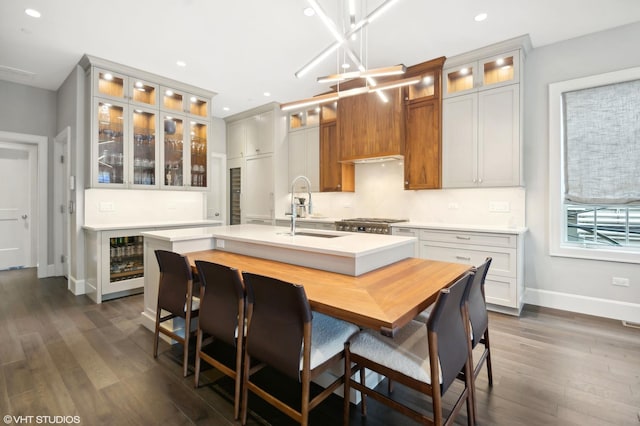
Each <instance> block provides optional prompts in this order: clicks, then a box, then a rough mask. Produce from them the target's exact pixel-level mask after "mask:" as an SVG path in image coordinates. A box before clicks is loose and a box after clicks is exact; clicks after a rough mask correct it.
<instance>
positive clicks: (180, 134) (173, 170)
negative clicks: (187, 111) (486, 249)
mask: <svg viewBox="0 0 640 426" xmlns="http://www.w3.org/2000/svg"><path fill="white" fill-rule="evenodd" d="M184 124H185V121H184V118H182V117H175V116H170V115H164V116H163V132H162V135H163V145H162V150H163V159H164V165H163V166H164V167H163V170H164V173H163V176H162V180H163V185H164V186H183V174H184V150H185V146H184V142H185V141H184Z"/></svg>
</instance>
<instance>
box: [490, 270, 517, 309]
mask: <svg viewBox="0 0 640 426" xmlns="http://www.w3.org/2000/svg"><path fill="white" fill-rule="evenodd" d="M492 267H493V264H492V265H491V268H492ZM491 268H489V269H490V270H491ZM484 292H485V297H486V299H487V303H493V304H495V305H500V306H508V307H510V308H518V300H517V297H516V294H517V288H516V279H515V278H506V277H498V276H495V275H490V274H487V278H486V279H485V281H484Z"/></svg>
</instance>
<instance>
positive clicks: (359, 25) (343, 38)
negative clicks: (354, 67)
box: [295, 0, 398, 78]
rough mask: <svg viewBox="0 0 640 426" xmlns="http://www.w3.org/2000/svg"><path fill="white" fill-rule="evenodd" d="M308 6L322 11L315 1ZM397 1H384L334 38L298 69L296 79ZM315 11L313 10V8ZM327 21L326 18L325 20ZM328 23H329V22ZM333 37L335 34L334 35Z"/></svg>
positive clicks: (333, 26) (333, 25)
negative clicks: (331, 42)
mask: <svg viewBox="0 0 640 426" xmlns="http://www.w3.org/2000/svg"><path fill="white" fill-rule="evenodd" d="M308 1H309V4H311V7H312V8H313V7H314V4H315V5H316V6H317V7H318V10H322V8H320V5H319V4H318V3H317V2H316V1H315V0H308ZM397 1H398V0H385V2H384V3H382V4H381V5H380V6H378V7H377V8H375V9H374V10H373V11H372V12H371V13H369V14H368V15H367V16H366V17H364V18H363V19H361V20H360V21H358V22H357V23H356V24H355V25H354V26H353V28H351V29H350V30H349V31H347V32H346V33H345V34H343V35H342V36H341V37H339V40H338V37H336V41H335V42H334V43H333V44H331V45H330V46H329V47H327V48H326V49H324V50H323V51H322V52H320V53H319V54H318V55H317V56H316V57H315V58H313V59H312V60H311V61H309V62H308V63H307V64H306V65H304V66H303V67H302V68H300V69H299V70H298V71H297V72H296V73H295V76H296V77H297V78H301V77H302V76H303V75H304V74H306V73H307V72H308V71H309V70H310V69H311V68H313V67H315V66H316V65H317V64H318V63H320V62H321V61H322V60H323V59H324V58H326V57H327V56H328V55H330V54H331V53H332V52H334V51H335V50H336V49H337V48H338V47H340V46H341V45H342V44H344V42H345V41H346V40H348V39H349V38H350V37H351V36H352V35H354V34H357V33H358V32H360V31H361V30H362V29H363V28H364V27H366V26H367V25H368V24H370V23H371V22H372V21H374V20H375V19H377V18H378V17H380V15H382V14H383V13H384V12H385V11H387V10H388V9H389V8H390V7H391V6H393V4H394V3H396V2H397ZM314 10H315V8H314ZM316 13H318V11H317V10H316ZM321 13H322V15H323V16H324V17H325V18H326V14H325V13H324V11H322V12H321ZM327 19H328V18H327ZM321 20H322V22H323V23H324V24H325V25H326V26H327V27H328V28H329V27H332V28H335V24H331V25H328V23H327V22H325V19H323V18H321ZM329 22H331V21H330V20H329ZM329 30H330V31H331V33H332V34H334V33H333V30H331V28H329ZM334 37H335V34H334Z"/></svg>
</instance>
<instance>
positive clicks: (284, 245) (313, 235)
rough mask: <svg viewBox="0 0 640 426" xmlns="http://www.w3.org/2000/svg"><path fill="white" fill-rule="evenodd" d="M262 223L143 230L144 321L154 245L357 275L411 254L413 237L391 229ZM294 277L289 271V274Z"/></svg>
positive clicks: (154, 276)
mask: <svg viewBox="0 0 640 426" xmlns="http://www.w3.org/2000/svg"><path fill="white" fill-rule="evenodd" d="M289 231H290V230H289V228H286V227H278V226H264V225H231V226H219V227H203V228H192V229H176V230H164V231H153V232H144V233H143V234H142V235H143V236H144V268H145V270H144V277H145V278H144V280H145V283H144V312H143V314H142V315H143V324H144V325H145V327H147V328H148V329H150V330H153V329H154V326H155V315H156V305H157V300H158V278H159V271H158V263H157V261H156V259H155V255H154V251H155V250H158V249H161V250H169V251H175V252H178V253H189V252H195V251H203V250H214V249H215V250H217V251H225V252H231V253H237V254H242V255H246V256H252V257H256V258H261V259H268V260H273V261H278V262H283V263H287V264H293V265H297V266H302V267H308V268H313V269H318V270H322V271H329V272H334V273H338V274H342V275H347V276H360V275H362V274H365V273H367V272H370V271H373V270H376V269H379V268H382V267H384V266H386V265H390V264H393V263H396V262H398V261H400V260H403V259H406V258H410V257H413V254H414V246H415V241H416V239H415V238H413V237H399V236H391V235H375V234H361V233H350V232H339V231H323V230H304V232H303V231H302V230H300V231H299V232H298V233H297V234H296V235H290V234H289ZM292 279H293V277H292Z"/></svg>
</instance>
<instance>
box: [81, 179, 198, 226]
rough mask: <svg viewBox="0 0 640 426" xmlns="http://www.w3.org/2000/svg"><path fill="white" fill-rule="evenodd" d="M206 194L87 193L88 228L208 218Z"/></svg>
mask: <svg viewBox="0 0 640 426" xmlns="http://www.w3.org/2000/svg"><path fill="white" fill-rule="evenodd" d="M205 203H206V202H205V193H203V192H196V191H151V190H150V191H144V190H134V189H100V188H94V189H87V190H85V216H84V217H85V222H84V223H85V225H113V224H132V225H136V224H146V223H158V222H188V221H197V220H202V219H205V218H206V211H205Z"/></svg>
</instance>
